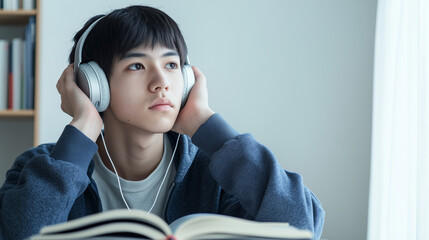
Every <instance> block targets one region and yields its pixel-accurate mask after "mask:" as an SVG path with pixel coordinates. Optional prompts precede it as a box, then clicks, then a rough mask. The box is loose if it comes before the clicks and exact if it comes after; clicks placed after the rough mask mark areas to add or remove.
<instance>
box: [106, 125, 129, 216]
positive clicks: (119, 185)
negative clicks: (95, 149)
mask: <svg viewBox="0 0 429 240" xmlns="http://www.w3.org/2000/svg"><path fill="white" fill-rule="evenodd" d="M101 139H102V140H103V145H104V149H105V150H106V153H107V157H108V158H109V160H110V163H111V164H112V167H113V170H114V171H115V175H116V179H118V187H119V192H120V193H121V197H122V200H123V201H124V203H125V206H126V207H127V209H128V211H131V209H130V207H129V206H128V203H127V201H126V200H125V197H124V194H123V193H122V187H121V181H120V179H119V175H118V172H117V171H116V168H115V164H113V161H112V158H110V154H109V151H107V147H106V141H104V136H103V131H101Z"/></svg>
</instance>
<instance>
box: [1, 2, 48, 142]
mask: <svg viewBox="0 0 429 240" xmlns="http://www.w3.org/2000/svg"><path fill="white" fill-rule="evenodd" d="M39 2H40V0H35V6H36V9H34V10H22V9H18V10H3V9H0V28H1V29H2V34H1V35H0V39H7V40H11V38H13V37H22V38H24V37H25V31H24V29H25V26H26V25H27V24H28V21H29V18H30V17H33V16H34V17H35V19H36V21H35V46H34V59H35V61H34V65H33V67H34V85H33V86H34V94H33V98H34V109H28V110H27V109H26V110H10V109H1V110H0V128H1V129H8V131H7V132H5V133H2V134H7V135H14V136H10V137H11V138H23V139H28V138H31V139H32V145H33V146H36V145H37V144H38V92H39V91H38V68H39V66H38V61H37V59H38V52H39V51H38V49H39V47H38V46H39V41H38V39H39V34H38V32H39V29H40V27H39V22H40V21H39V15H40V14H39V10H38V8H37V7H38V6H40V4H39ZM8 34H9V35H8ZM22 124H24V125H22ZM18 128H19V129H18ZM23 129H26V130H27V131H23ZM28 130H29V132H28ZM17 135H19V136H17ZM7 137H9V136H7ZM2 141H3V142H4V140H2ZM3 142H2V144H4V143H3ZM26 142H27V143H28V141H26ZM27 147H28V146H25V144H24V145H23V146H22V148H27ZM3 148H5V146H3ZM2 150H3V149H2ZM22 150H25V149H22Z"/></svg>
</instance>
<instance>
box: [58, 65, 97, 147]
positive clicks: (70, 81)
mask: <svg viewBox="0 0 429 240" xmlns="http://www.w3.org/2000/svg"><path fill="white" fill-rule="evenodd" d="M73 71H74V69H73V64H70V65H69V66H67V68H66V69H65V70H64V72H63V74H62V75H61V77H60V79H59V80H58V82H57V90H58V92H59V93H60V95H61V110H63V112H65V113H67V114H68V115H70V116H71V117H73V120H72V121H71V122H70V125H72V126H74V127H76V128H77V129H79V130H80V131H81V132H82V133H83V134H85V135H86V136H87V137H88V138H90V139H91V140H93V141H94V142H95V141H96V140H97V138H98V135H99V134H100V132H101V128H102V127H103V120H102V119H101V117H100V114H99V113H98V111H97V109H96V108H95V106H94V105H93V104H92V102H91V100H90V99H89V98H88V97H87V96H86V95H85V93H84V92H83V91H82V90H81V89H80V88H79V87H78V86H77V85H76V83H75V81H74V72H73Z"/></svg>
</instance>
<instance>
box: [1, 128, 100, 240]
mask: <svg viewBox="0 0 429 240" xmlns="http://www.w3.org/2000/svg"><path fill="white" fill-rule="evenodd" d="M96 150H97V145H96V144H95V143H94V142H92V141H91V140H90V139H89V138H87V137H86V136H85V135H84V134H82V133H81V132H80V131H79V130H77V129H76V128H74V127H73V126H70V125H68V126H66V127H65V129H64V131H63V133H62V135H61V137H60V139H59V140H58V142H57V144H56V145H55V146H54V145H53V144H45V145H40V146H38V147H36V148H33V149H30V150H28V151H26V152H24V153H23V154H21V155H20V156H19V157H18V158H17V159H16V160H15V162H14V164H13V166H12V168H11V169H10V170H9V171H8V172H7V175H6V181H5V183H4V184H3V185H2V187H1V188H0V239H24V238H27V237H29V236H31V235H33V234H36V233H38V232H39V230H40V229H41V228H42V227H43V226H45V225H52V224H56V223H59V222H65V221H67V217H68V214H69V211H70V209H71V207H72V206H73V203H74V201H75V199H76V198H77V197H78V196H79V195H81V194H82V193H83V192H84V190H85V189H86V188H87V186H88V184H89V178H88V176H87V174H86V172H87V169H88V165H89V163H90V161H91V159H92V157H93V155H94V153H95V151H96Z"/></svg>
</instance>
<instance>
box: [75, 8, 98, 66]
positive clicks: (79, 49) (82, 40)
mask: <svg viewBox="0 0 429 240" xmlns="http://www.w3.org/2000/svg"><path fill="white" fill-rule="evenodd" d="M103 18H104V16H102V17H100V18H99V19H97V20H95V22H93V23H92V24H91V25H90V26H89V27H88V28H87V29H86V30H85V32H84V33H83V34H82V36H81V37H80V38H79V41H77V44H76V48H75V50H74V70H75V71H77V69H78V67H79V65H80V63H81V62H82V50H83V44H84V43H85V40H86V37H87V36H88V34H89V32H91V30H92V29H93V28H94V27H95V24H97V22H98V21H100V20H101V19H103Z"/></svg>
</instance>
